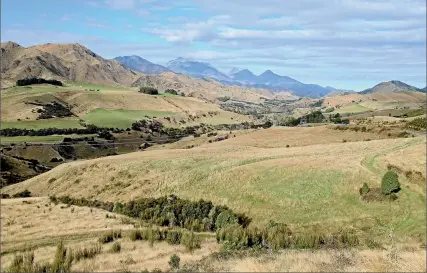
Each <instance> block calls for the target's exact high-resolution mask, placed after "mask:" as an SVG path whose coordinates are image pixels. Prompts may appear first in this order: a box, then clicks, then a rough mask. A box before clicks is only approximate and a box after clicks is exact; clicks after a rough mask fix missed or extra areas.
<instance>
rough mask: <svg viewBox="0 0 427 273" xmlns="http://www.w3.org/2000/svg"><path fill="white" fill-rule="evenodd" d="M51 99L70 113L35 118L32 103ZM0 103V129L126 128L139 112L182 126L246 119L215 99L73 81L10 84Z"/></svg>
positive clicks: (140, 116)
mask: <svg viewBox="0 0 427 273" xmlns="http://www.w3.org/2000/svg"><path fill="white" fill-rule="evenodd" d="M90 90H94V91H90ZM97 90H100V91H97ZM52 102H58V103H62V104H65V105H67V107H70V109H71V112H72V113H73V114H74V115H75V117H72V118H70V117H67V118H53V119H41V120H38V117H39V111H41V110H42V109H43V107H42V106H40V105H36V104H40V103H43V104H49V103H52ZM2 106H3V107H2V109H1V120H2V128H27V129H40V128H48V127H56V128H81V125H80V124H79V122H78V120H79V119H82V120H84V121H85V122H86V123H87V124H94V125H97V126H100V127H118V128H128V127H130V125H131V124H132V123H133V122H134V121H136V120H140V119H143V118H144V117H145V116H149V117H157V118H159V119H161V120H162V121H164V122H165V124H166V125H168V126H177V125H179V126H181V125H184V123H183V122H182V123H180V124H179V121H180V120H183V121H185V122H186V123H188V124H193V125H194V124H199V123H201V122H204V123H212V124H218V123H236V122H243V121H250V120H251V119H250V117H248V116H243V115H239V114H236V113H231V112H226V111H224V110H222V109H220V108H219V106H217V105H215V104H211V103H206V102H204V101H202V100H199V99H196V98H187V97H181V96H173V95H164V94H160V95H157V96H151V95H145V94H141V93H138V92H136V91H135V90H133V89H130V88H128V89H125V88H117V87H108V86H99V85H93V84H83V83H75V82H69V83H67V85H66V86H65V87H56V86H49V85H32V86H29V87H13V88H10V89H7V90H6V91H4V92H3V94H2ZM212 113H215V115H212ZM166 116H171V117H172V116H175V117H176V119H177V122H176V124H173V123H171V122H168V121H165V120H164V119H163V117H166ZM192 117H198V119H197V120H194V118H192Z"/></svg>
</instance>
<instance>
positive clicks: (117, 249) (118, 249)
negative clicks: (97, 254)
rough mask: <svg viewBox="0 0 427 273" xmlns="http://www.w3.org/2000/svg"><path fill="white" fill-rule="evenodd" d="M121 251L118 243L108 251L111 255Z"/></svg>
mask: <svg viewBox="0 0 427 273" xmlns="http://www.w3.org/2000/svg"><path fill="white" fill-rule="evenodd" d="M121 250H122V246H121V244H120V243H119V242H115V243H114V244H113V245H112V246H111V249H110V252H111V253H117V252H120V251H121Z"/></svg>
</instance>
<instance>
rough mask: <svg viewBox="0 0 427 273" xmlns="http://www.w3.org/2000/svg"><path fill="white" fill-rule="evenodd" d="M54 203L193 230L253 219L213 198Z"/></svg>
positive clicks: (55, 199)
mask: <svg viewBox="0 0 427 273" xmlns="http://www.w3.org/2000/svg"><path fill="white" fill-rule="evenodd" d="M50 199H51V201H52V202H55V203H56V202H61V203H64V204H68V205H76V206H88V207H96V208H102V209H105V210H107V211H110V212H115V213H120V214H124V215H127V216H129V217H133V218H140V219H143V220H146V221H150V222H152V223H153V224H156V225H159V226H170V227H183V228H187V229H191V230H194V231H215V230H217V229H220V228H223V227H226V226H228V225H232V224H238V225H241V226H242V227H246V226H247V225H249V223H250V222H251V219H250V218H249V217H247V216H245V215H244V214H237V213H234V212H233V211H232V210H231V209H229V208H228V207H227V206H215V205H213V204H212V202H210V201H204V200H202V199H201V200H199V201H189V200H184V199H180V198H178V197H176V196H174V195H171V196H168V197H160V198H140V199H137V200H133V201H130V202H127V203H120V202H115V203H113V202H102V201H98V200H87V199H85V198H72V197H70V196H62V197H55V196H52V197H50Z"/></svg>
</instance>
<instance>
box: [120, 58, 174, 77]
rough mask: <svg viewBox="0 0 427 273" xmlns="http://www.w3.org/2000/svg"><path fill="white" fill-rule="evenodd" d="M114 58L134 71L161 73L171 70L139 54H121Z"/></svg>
mask: <svg viewBox="0 0 427 273" xmlns="http://www.w3.org/2000/svg"><path fill="white" fill-rule="evenodd" d="M114 60H117V61H119V62H121V63H122V64H123V65H124V66H126V67H127V68H129V69H132V70H134V71H138V72H142V73H144V74H160V73H163V72H169V71H170V70H169V69H167V68H166V67H164V66H161V65H158V64H154V63H152V62H150V61H147V60H146V59H143V58H141V57H139V56H135V55H133V56H121V57H116V58H114Z"/></svg>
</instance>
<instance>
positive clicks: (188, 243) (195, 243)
mask: <svg viewBox="0 0 427 273" xmlns="http://www.w3.org/2000/svg"><path fill="white" fill-rule="evenodd" d="M181 244H183V245H184V246H185V249H187V251H189V252H193V250H195V249H197V248H200V240H199V238H198V237H197V236H196V235H195V234H194V232H193V231H191V232H185V233H184V234H182V238H181Z"/></svg>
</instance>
